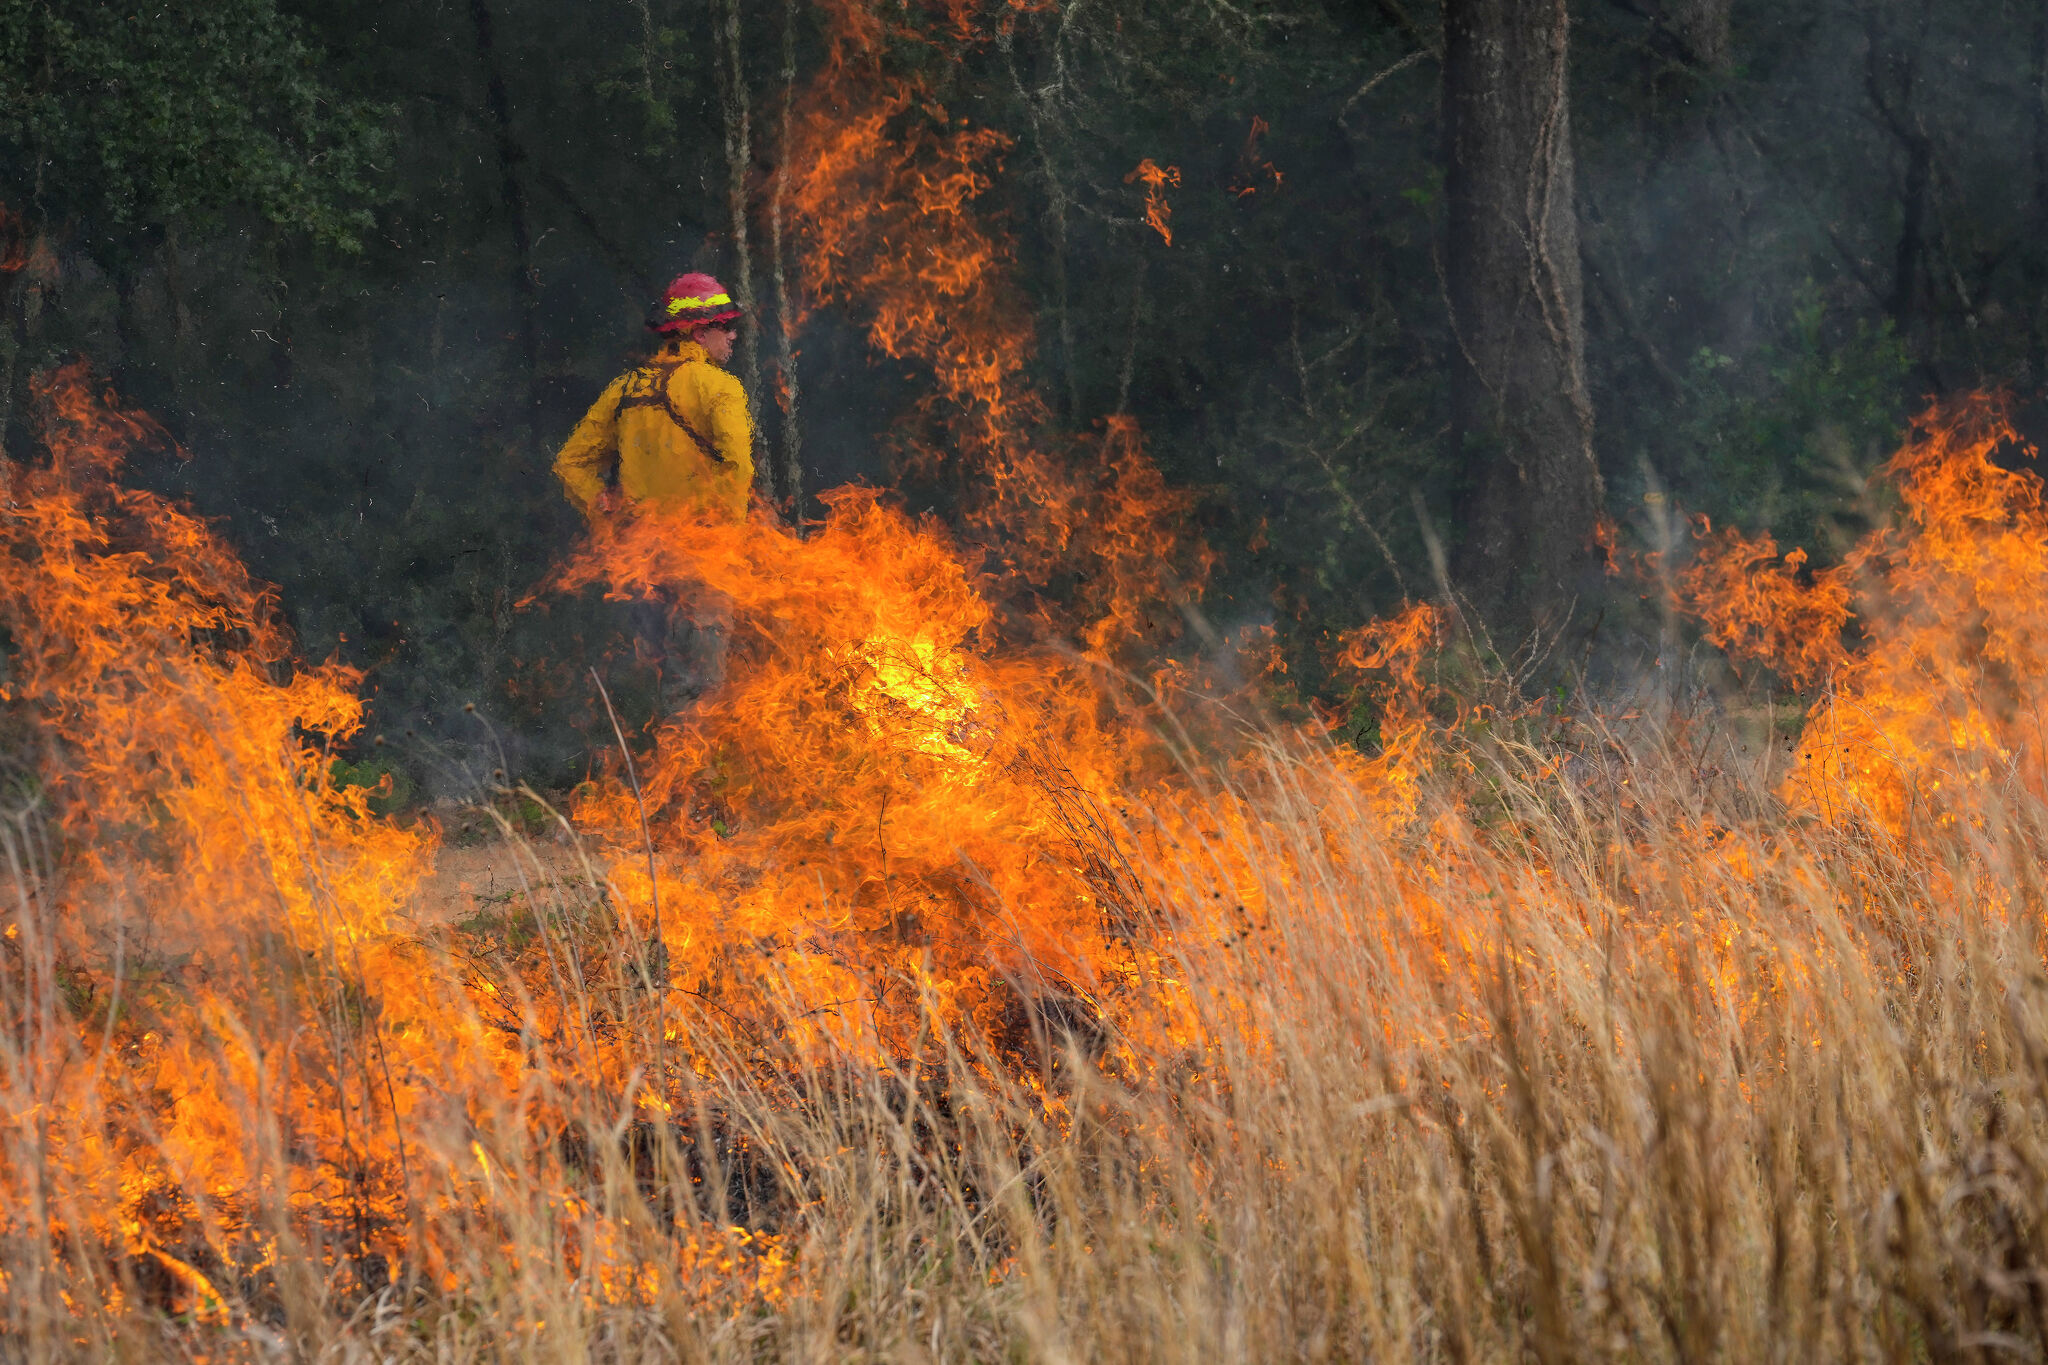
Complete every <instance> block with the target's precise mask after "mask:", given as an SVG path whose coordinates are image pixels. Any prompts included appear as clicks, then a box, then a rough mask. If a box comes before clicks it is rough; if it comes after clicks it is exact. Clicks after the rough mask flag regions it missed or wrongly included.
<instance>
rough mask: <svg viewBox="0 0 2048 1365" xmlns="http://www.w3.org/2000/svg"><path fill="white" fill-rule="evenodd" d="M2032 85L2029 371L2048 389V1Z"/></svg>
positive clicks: (2040, 0)
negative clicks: (2032, 206) (2032, 183)
mask: <svg viewBox="0 0 2048 1365" xmlns="http://www.w3.org/2000/svg"><path fill="white" fill-rule="evenodd" d="M2032 76H2033V80H2032V88H2031V89H2030V90H2029V91H2028V92H2027V93H2028V96H2029V100H2028V102H2029V103H2030V104H2031V105H2032V106H2033V120H2032V125H2033V126H2032V132H2033V138H2032V141H2033V162H2034V231H2033V242H2032V243H2031V250H2029V251H2028V253H2027V255H2026V263H2025V267H2024V268H2025V272H2026V281H2027V292H2026V295H2025V307H2026V310H2027V370H2028V378H2030V379H2031V380H2032V381H2033V384H2034V387H2035V389H2036V390H2048V0H2036V6H2035V9H2034V38H2033V72H2032Z"/></svg>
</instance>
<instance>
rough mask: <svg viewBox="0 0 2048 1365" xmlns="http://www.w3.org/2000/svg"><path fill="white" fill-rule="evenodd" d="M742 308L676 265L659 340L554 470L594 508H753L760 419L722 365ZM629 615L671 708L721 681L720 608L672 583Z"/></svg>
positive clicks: (731, 512) (724, 517)
mask: <svg viewBox="0 0 2048 1365" xmlns="http://www.w3.org/2000/svg"><path fill="white" fill-rule="evenodd" d="M739 316H740V310H739V308H738V306H737V305H735V304H734V303H733V301H732V296H731V295H729V294H728V293H726V290H725V286H724V285H722V284H720V283H719V282H718V281H717V280H715V279H713V278H712V277H711V276H709V275H702V274H695V273H693V274H688V275H681V276H678V277H677V278H676V279H675V281H674V282H673V283H671V284H670V285H669V287H668V289H667V291H666V292H664V293H663V294H662V296H661V298H660V300H659V301H657V302H656V304H655V306H654V314H653V316H652V317H650V318H648V320H647V330H649V331H650V332H654V333H655V334H657V335H659V336H660V337H662V338H663V340H662V344H661V349H660V350H659V351H657V352H656V353H655V354H654V356H653V357H652V358H651V359H649V360H648V361H647V362H646V363H645V364H644V365H640V366H638V367H636V368H634V369H631V370H628V371H626V373H624V374H622V375H620V376H619V377H618V378H617V379H614V380H613V381H612V382H611V384H610V385H609V386H608V387H607V388H606V389H605V391H604V393H603V394H602V395H601V396H600V397H599V398H598V400H597V402H595V403H593V404H592V405H591V408H590V411H589V412H587V413H585V414H584V417H583V420H582V421H581V422H579V423H577V424H576V430H575V431H573V432H571V433H570V435H569V439H568V441H567V443H565V444H564V445H563V446H562V449H561V453H560V454H558V455H556V456H555V474H556V476H557V477H558V478H560V479H561V481H562V488H563V490H564V491H565V492H566V493H567V494H568V495H569V501H571V502H573V503H575V504H576V506H577V507H578V508H579V509H580V510H581V511H582V512H583V514H584V515H585V516H587V517H592V518H596V517H599V516H605V515H610V514H615V513H616V514H620V515H629V514H631V513H633V512H635V511H638V510H642V509H660V510H666V511H680V512H685V513H688V514H691V515H695V516H700V517H707V518H711V519H713V520H721V521H739V520H741V519H742V518H744V517H745V516H746V514H747V496H748V493H749V491H750V490H751V489H752V487H753V482H754V458H753V428H752V425H751V424H750V423H749V421H748V419H747V397H746V393H745V391H744V390H743V389H742V388H741V387H740V382H739V380H737V379H735V378H734V377H733V376H732V375H731V374H730V373H728V372H727V371H726V370H724V369H721V368H720V367H721V366H722V365H724V364H725V362H726V361H728V360H730V359H731V358H732V348H733V326H734V324H735V323H736V322H737V321H738V319H739ZM632 615H633V630H634V634H635V636H636V637H637V638H638V641H639V645H640V653H641V655H642V657H643V659H645V661H646V662H648V663H650V664H652V665H653V666H654V667H655V669H656V670H657V671H658V673H659V678H660V683H659V690H660V696H661V702H662V707H663V709H664V711H666V712H667V713H669V714H674V713H675V712H677V711H679V710H681V709H683V708H684V707H686V706H688V705H689V704H690V703H691V702H692V701H694V700H695V699H696V698H697V697H698V696H701V695H702V694H703V693H704V692H706V691H708V690H710V689H711V688H713V687H715V686H717V684H718V683H719V681H720V679H721V678H722V676H723V673H724V660H725V620H724V613H723V611H722V610H720V609H719V608H718V607H716V606H714V605H710V604H706V603H703V602H701V601H696V600H693V595H692V594H690V593H689V592H688V591H687V588H686V586H685V585H674V586H672V587H670V588H668V589H666V590H664V591H660V592H658V593H656V594H654V595H652V596H650V597H648V598H645V599H643V600H641V601H639V602H637V603H635V604H634V606H633V609H632Z"/></svg>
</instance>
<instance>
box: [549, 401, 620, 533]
mask: <svg viewBox="0 0 2048 1365" xmlns="http://www.w3.org/2000/svg"><path fill="white" fill-rule="evenodd" d="M625 386H626V377H625V376H624V375H620V376H619V377H618V378H617V379H614V380H613V381H612V382H611V383H610V385H608V386H607V387H606V388H605V391H604V393H603V395H602V396H600V397H599V398H598V400H597V401H596V402H595V403H592V404H591V405H590V411H589V412H586V413H584V414H583V420H582V421H580V422H578V423H577V424H576V430H574V431H572V432H570V433H569V439H568V440H567V441H564V442H563V443H562V449H561V451H560V453H558V454H557V455H556V456H555V477H556V478H558V479H560V480H561V481H562V491H563V492H565V493H567V494H568V495H569V501H570V502H573V503H575V504H576V508H577V510H578V511H580V512H582V513H583V515H585V516H589V515H590V512H591V509H592V508H593V507H595V506H596V505H597V496H598V494H600V493H602V492H604V485H605V480H606V479H607V477H608V476H609V475H610V473H611V469H612V466H613V465H614V464H616V463H617V462H618V458H619V393H620V391H621V390H623V389H624V388H625Z"/></svg>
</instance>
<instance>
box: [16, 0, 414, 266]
mask: <svg viewBox="0 0 2048 1365" xmlns="http://www.w3.org/2000/svg"><path fill="white" fill-rule="evenodd" d="M386 112H387V111H386V108H385V106H383V105H382V104H380V103H377V102H375V101H370V100H363V99H339V98H337V97H336V96H335V95H334V94H333V92H331V91H330V90H328V89H327V88H326V86H325V85H324V84H323V82H322V80H321V76H320V71H319V67H318V58H317V55H316V54H315V53H314V52H313V51H312V50H311V49H310V48H309V47H308V46H307V45H306V43H305V42H304V41H303V40H302V38H301V36H300V33H299V29H298V25H297V24H296V23H295V22H294V21H293V20H291V19H290V18H288V17H287V16H285V15H282V14H280V13H279V12H278V9H277V5H276V0H207V3H205V4H177V5H162V4H149V5H141V6H132V7H131V6H128V5H118V6H115V5H107V4H101V3H93V0H52V3H42V4H26V3H14V4H8V5H4V6H0V195H4V197H5V199H6V200H7V201H9V202H11V203H14V204H16V205H21V204H27V205H30V206H31V207H33V208H35V209H37V210H39V211H40V212H41V214H42V216H43V217H45V218H46V219H52V220H70V219H85V220H89V221H90V223H91V245H92V247H93V248H94V249H95V250H97V249H98V248H100V247H102V246H104V245H105V244H106V241H107V229H110V228H113V227H116V226H118V227H121V228H134V227H138V226H143V227H147V226H152V225H157V224H163V223H171V222H187V223H194V224H199V225H206V224H211V223H215V222H218V221H220V220H221V219H222V218H223V217H224V216H225V215H228V214H230V213H234V212H253V213H255V214H256V215H258V216H259V217H261V218H262V219H263V220H264V221H266V222H269V223H272V224H275V225H279V226H289V227H291V228H293V229H294V230H297V231H300V232H304V233H305V234H307V235H308V236H309V237H311V238H312V239H313V240H314V241H316V242H319V243H321V244H323V245H326V246H330V247H337V248H340V249H343V250H346V251H355V250H359V249H360V247H361V242H362V235H363V233H364V232H365V230H366V229H367V228H368V227H369V226H370V222H371V219H370V215H369V213H368V211H367V210H366V209H365V208H364V207H363V206H364V203H365V202H366V201H367V200H369V199H370V198H371V197H372V196H373V194H374V192H375V185H376V176H377V168H376V164H375V163H376V160H377V157H378V155H379V154H380V152H381V151H382V150H383V147H384V143H385V140H386V139H385V134H384V132H383V130H382V124H383V121H384V118H385V115H386Z"/></svg>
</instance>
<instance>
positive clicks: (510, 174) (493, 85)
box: [469, 0, 545, 455]
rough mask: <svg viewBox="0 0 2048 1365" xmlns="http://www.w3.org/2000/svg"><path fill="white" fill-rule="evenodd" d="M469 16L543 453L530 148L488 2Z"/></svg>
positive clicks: (530, 402) (529, 405) (537, 442)
mask: <svg viewBox="0 0 2048 1365" xmlns="http://www.w3.org/2000/svg"><path fill="white" fill-rule="evenodd" d="M469 17H470V23H471V25H472V27H473V28H474V29H475V32H476V55H477V61H478V63H479V64H480V65H481V66H482V68H483V76H484V100H485V104H486V106H487V107H488V109H489V111H490V116H491V133H492V136H493V140H494V141H495V143H496V145H497V151H498V195H499V202H500V205H501V206H502V207H503V209H504V211H505V225H506V226H507V227H508V228H509V229H511V232H512V293H513V297H514V298H515V299H516V300H517V301H518V305H519V355H520V359H521V361H522V362H523V363H524V364H525V366H526V433H527V440H528V442H529V443H530V445H531V448H532V450H533V452H534V453H535V454H536V455H539V454H540V453H541V452H542V451H543V449H544V446H545V439H544V437H543V435H542V432H541V429H540V291H539V289H538V288H537V287H536V286H535V283H534V272H533V233H532V230H531V229H530V228H529V227H528V226H527V221H526V186H525V185H524V184H523V183H522V182H521V181H520V179H519V168H520V166H521V165H522V164H523V163H524V162H525V160H526V149H525V148H524V147H523V146H521V145H520V143H519V139H518V138H517V136H515V135H514V133H513V130H512V101H511V98H510V97H509V96H508V95H507V94H506V93H505V72H504V68H503V66H502V64H501V63H500V62H499V60H498V50H497V41H496V38H495V36H494V33H493V29H494V27H495V25H494V20H493V16H492V13H491V6H490V3H489V0H469Z"/></svg>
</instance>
